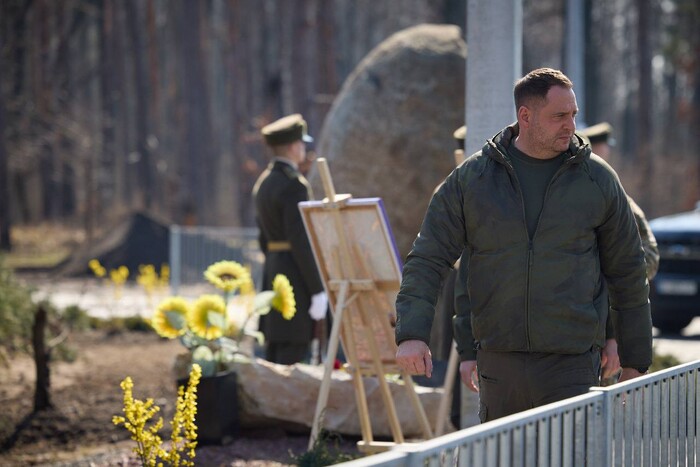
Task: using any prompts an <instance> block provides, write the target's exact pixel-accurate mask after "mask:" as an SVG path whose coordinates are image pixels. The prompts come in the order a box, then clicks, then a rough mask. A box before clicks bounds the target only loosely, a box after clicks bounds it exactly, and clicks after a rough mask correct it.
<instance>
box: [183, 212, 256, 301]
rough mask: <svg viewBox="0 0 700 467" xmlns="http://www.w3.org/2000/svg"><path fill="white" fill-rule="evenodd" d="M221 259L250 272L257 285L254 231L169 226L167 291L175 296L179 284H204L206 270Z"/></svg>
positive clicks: (233, 228)
mask: <svg viewBox="0 0 700 467" xmlns="http://www.w3.org/2000/svg"><path fill="white" fill-rule="evenodd" d="M222 260H232V261H237V262H239V263H241V264H242V265H244V266H247V267H249V268H250V270H251V275H252V276H253V281H254V282H255V284H256V286H258V287H259V286H260V280H261V279H262V264H263V255H262V252H261V251H260V247H259V245H258V229H256V228H239V227H230V228H226V227H201V226H195V227H184V226H179V225H171V226H170V258H169V261H170V288H171V291H172V293H173V294H177V293H178V290H179V288H180V286H181V285H185V284H198V283H201V282H204V276H203V274H204V271H205V270H206V268H207V267H208V266H209V265H210V264H212V263H214V262H216V261H222Z"/></svg>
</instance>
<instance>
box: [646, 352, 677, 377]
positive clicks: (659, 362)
mask: <svg viewBox="0 0 700 467" xmlns="http://www.w3.org/2000/svg"><path fill="white" fill-rule="evenodd" d="M680 364H681V361H680V360H678V359H677V358H676V357H674V356H673V355H671V354H658V353H656V351H654V354H653V356H652V361H651V366H650V367H649V373H652V372H654V371H660V370H665V369H666V368H671V367H672V366H677V365H680Z"/></svg>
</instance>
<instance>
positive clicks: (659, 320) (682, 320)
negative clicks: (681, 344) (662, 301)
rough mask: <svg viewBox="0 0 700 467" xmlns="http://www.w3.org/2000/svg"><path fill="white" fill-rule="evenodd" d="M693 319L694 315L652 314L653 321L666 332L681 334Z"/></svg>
mask: <svg viewBox="0 0 700 467" xmlns="http://www.w3.org/2000/svg"><path fill="white" fill-rule="evenodd" d="M692 320H693V317H692V316H683V315H681V316H668V315H665V316H656V315H654V314H652V323H653V324H654V327H656V328H658V329H659V331H661V332H662V333H664V334H680V333H681V331H682V330H683V328H684V327H686V326H687V325H689V324H690V322H691V321H692Z"/></svg>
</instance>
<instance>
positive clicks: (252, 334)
mask: <svg viewBox="0 0 700 467" xmlns="http://www.w3.org/2000/svg"><path fill="white" fill-rule="evenodd" d="M244 334H245V335H246V336H250V337H254V338H255V340H257V341H258V344H259V345H265V334H263V333H262V332H260V331H244Z"/></svg>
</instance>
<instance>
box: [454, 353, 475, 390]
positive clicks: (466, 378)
mask: <svg viewBox="0 0 700 467" xmlns="http://www.w3.org/2000/svg"><path fill="white" fill-rule="evenodd" d="M459 375H460V377H461V378H462V384H464V385H465V386H466V387H467V388H469V390H470V391H472V392H479V373H478V372H477V368H476V360H465V361H463V362H462V363H460V364H459Z"/></svg>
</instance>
